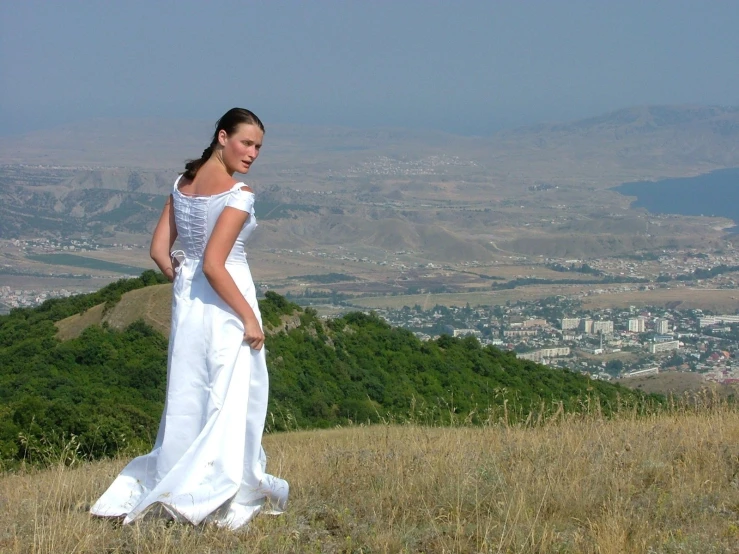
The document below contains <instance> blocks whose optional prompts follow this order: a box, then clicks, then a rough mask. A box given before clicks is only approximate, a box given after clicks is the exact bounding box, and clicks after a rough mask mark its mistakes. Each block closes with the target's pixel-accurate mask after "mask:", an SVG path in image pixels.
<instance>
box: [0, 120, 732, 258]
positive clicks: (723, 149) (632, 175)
mask: <svg viewBox="0 0 739 554" xmlns="http://www.w3.org/2000/svg"><path fill="white" fill-rule="evenodd" d="M211 130H212V123H209V122H203V121H167V120H95V121H90V122H85V123H79V124H76V125H68V126H65V127H60V128H56V129H49V130H45V131H38V132H34V133H29V134H27V135H24V136H20V137H10V138H9V137H2V138H0V236H2V237H4V238H10V237H17V236H27V235H29V234H34V235H35V234H36V233H38V232H39V231H42V232H47V233H54V232H63V233H73V232H76V233H82V232H86V233H92V234H95V233H106V234H107V235H108V236H110V235H111V234H112V233H115V232H118V231H123V232H126V233H144V234H146V233H148V232H149V231H150V230H151V228H152V226H153V224H154V222H155V220H156V217H157V216H158V214H159V212H160V209H161V204H162V199H161V197H162V196H163V195H166V194H167V193H168V192H169V191H170V189H171V186H172V182H173V181H174V179H175V176H176V174H177V171H178V170H180V169H182V167H183V163H184V161H185V159H186V158H189V157H194V156H197V155H198V154H199V153H200V152H201V151H202V149H203V148H204V146H205V145H206V144H207V141H208V139H209V136H210V134H211V132H212V131H211ZM2 164H5V165H2ZM24 164H25V165H24ZM728 167H739V108H737V107H716V106H645V107H636V108H628V109H623V110H618V111H615V112H611V113H608V114H604V115H601V116H598V117H591V118H586V119H581V120H577V121H572V122H564V123H543V124H539V125H534V126H529V127H523V128H520V129H514V130H510V131H504V132H500V133H497V134H495V135H493V136H491V137H462V136H457V135H451V134H448V133H441V132H429V131H417V130H404V129H347V128H336V127H318V126H295V125H272V126H270V125H268V128H267V135H266V138H265V148H264V150H263V152H262V154H261V158H260V160H259V162H258V163H257V164H256V165H255V166H254V169H253V170H252V171H251V172H250V173H249V175H248V178H247V180H248V181H249V182H250V183H252V184H253V185H254V187H255V189H256V190H257V192H258V208H257V217H258V218H259V219H260V220H261V222H262V224H263V225H264V226H263V227H262V228H261V229H260V231H261V232H260V233H259V234H258V236H257V238H256V242H255V243H254V247H255V248H290V247H291V246H292V247H295V248H301V249H302V248H304V249H312V248H323V247H326V248H333V247H335V246H337V245H341V246H342V247H344V248H350V249H353V250H357V251H366V252H369V251H373V252H380V253H382V252H388V251H395V250H398V249H403V250H409V251H413V252H414V253H415V255H417V256H418V257H419V258H420V259H427V260H430V261H435V262H436V261H451V262H455V261H465V260H480V261H487V260H491V259H494V257H495V256H496V255H498V254H500V252H520V253H525V254H532V255H560V254H561V253H562V252H572V253H573V254H572V255H575V253H576V255H577V256H578V257H579V256H602V255H607V254H613V253H619V252H627V251H629V250H630V249H631V248H645V249H650V248H664V247H667V246H669V245H670V244H674V245H680V246H691V245H692V246H699V245H705V244H707V241H716V240H720V237H721V233H720V231H716V230H715V229H719V228H720V227H721V224H720V222H719V223H717V224H713V225H710V226H700V225H696V224H695V223H694V222H693V223H691V222H690V221H687V220H685V221H683V222H682V223H681V224H680V225H677V224H672V225H671V226H670V227H669V230H668V227H666V226H663V227H658V226H653V227H651V229H652V231H651V232H650V234H649V236H646V234H645V233H643V232H640V230H641V229H643V228H644V226H643V223H642V222H639V223H637V224H635V225H633V226H623V225H621V226H620V227H619V229H618V231H617V232H614V231H613V230H612V229H613V228H615V227H618V225H617V223H618V222H617V221H615V220H614V221H611V222H610V223H609V224H605V225H604V222H606V223H608V221H609V218H613V217H617V218H621V217H623V216H624V215H629V216H630V217H631V218H632V220H637V219H638V218H643V217H644V212H643V211H636V212H635V211H633V210H632V211H631V212H629V209H630V208H629V202H630V201H629V200H628V199H627V198H626V197H624V196H621V195H619V194H617V193H616V192H614V191H612V190H610V189H611V188H612V187H613V186H615V185H618V184H621V183H624V182H633V181H643V180H654V179H659V178H664V177H681V176H690V175H696V174H701V173H706V172H708V171H711V170H715V169H722V168H728ZM614 214H615V215H614ZM609 229H611V230H609ZM573 233H575V234H574V235H573ZM573 236H574V237H575V239H574V242H573ZM568 245H570V246H568Z"/></svg>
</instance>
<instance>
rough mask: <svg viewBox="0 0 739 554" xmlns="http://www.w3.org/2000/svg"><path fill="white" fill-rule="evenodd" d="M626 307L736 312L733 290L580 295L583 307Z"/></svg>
mask: <svg viewBox="0 0 739 554" xmlns="http://www.w3.org/2000/svg"><path fill="white" fill-rule="evenodd" d="M628 306H636V307H643V306H671V307H675V308H678V307H679V308H680V309H682V310H688V309H691V308H700V309H703V310H711V311H715V312H717V313H735V312H736V311H737V310H738V309H739V293H737V291H736V289H697V288H687V287H682V288H674V289H655V290H648V291H629V292H621V293H605V294H599V295H593V296H588V297H587V298H583V308H585V309H597V308H611V307H614V308H615V307H628Z"/></svg>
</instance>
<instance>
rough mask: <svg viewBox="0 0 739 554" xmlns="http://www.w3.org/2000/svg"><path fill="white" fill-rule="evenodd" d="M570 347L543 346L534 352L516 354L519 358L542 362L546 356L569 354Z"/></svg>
mask: <svg viewBox="0 0 739 554" xmlns="http://www.w3.org/2000/svg"><path fill="white" fill-rule="evenodd" d="M569 355H570V348H569V347H568V346H563V347H559V348H542V349H541V350H536V351H534V352H526V353H524V354H516V357H517V358H520V359H522V360H531V361H533V362H540V361H542V360H544V359H546V358H557V357H559V356H569Z"/></svg>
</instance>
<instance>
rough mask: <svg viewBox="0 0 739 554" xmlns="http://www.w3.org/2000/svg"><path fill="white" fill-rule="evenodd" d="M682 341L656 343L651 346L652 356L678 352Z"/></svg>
mask: <svg viewBox="0 0 739 554" xmlns="http://www.w3.org/2000/svg"><path fill="white" fill-rule="evenodd" d="M679 348H680V341H677V340H671V341H669V342H655V343H652V344H650V345H649V353H650V354H658V353H660V352H668V351H670V350H678V349H679Z"/></svg>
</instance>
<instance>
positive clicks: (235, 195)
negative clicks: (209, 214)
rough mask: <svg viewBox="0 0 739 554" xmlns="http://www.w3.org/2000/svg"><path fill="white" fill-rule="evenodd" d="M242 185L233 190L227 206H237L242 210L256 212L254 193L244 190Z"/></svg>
mask: <svg viewBox="0 0 739 554" xmlns="http://www.w3.org/2000/svg"><path fill="white" fill-rule="evenodd" d="M241 186H243V185H240V186H239V187H238V188H235V189H234V190H232V191H231V194H229V195H228V200H227V201H226V206H228V207H231V208H236V209H237V210H241V211H242V212H247V213H250V214H251V213H254V193H253V192H251V191H248V190H242V189H241Z"/></svg>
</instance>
